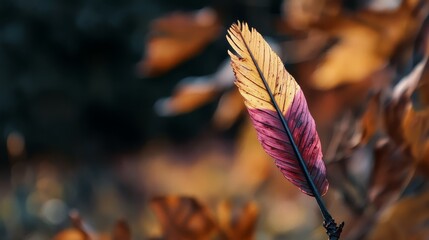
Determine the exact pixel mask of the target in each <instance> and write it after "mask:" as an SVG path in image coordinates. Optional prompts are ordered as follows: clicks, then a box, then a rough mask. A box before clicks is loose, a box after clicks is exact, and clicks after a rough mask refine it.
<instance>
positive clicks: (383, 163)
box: [368, 139, 414, 209]
mask: <svg viewBox="0 0 429 240" xmlns="http://www.w3.org/2000/svg"><path fill="white" fill-rule="evenodd" d="M392 173H395V174H392ZM413 175H414V167H413V164H412V161H411V159H410V156H409V155H407V154H406V153H405V152H404V149H403V148H401V147H399V146H398V145H396V144H395V143H394V142H393V141H391V140H389V139H383V140H380V141H379V142H378V143H377V145H376V146H375V149H374V166H373V170H372V172H371V177H370V182H369V186H368V194H369V200H370V201H371V202H372V204H374V206H375V207H376V209H380V208H382V207H385V206H386V205H388V204H389V203H391V202H392V201H396V200H397V199H398V197H399V195H400V194H401V193H402V191H403V190H404V188H405V187H406V186H407V185H408V184H409V182H410V180H411V178H412V176H413Z"/></svg>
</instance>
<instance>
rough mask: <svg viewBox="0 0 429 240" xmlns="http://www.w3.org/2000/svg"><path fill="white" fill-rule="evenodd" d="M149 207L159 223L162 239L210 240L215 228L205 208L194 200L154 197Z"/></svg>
mask: <svg viewBox="0 0 429 240" xmlns="http://www.w3.org/2000/svg"><path fill="white" fill-rule="evenodd" d="M150 206H151V208H152V209H153V211H154V212H155V214H156V216H157V218H158V219H159V221H160V223H161V227H162V230H163V234H164V236H163V239H166V240H189V239H195V240H205V239H210V236H211V235H212V234H213V232H214V230H215V228H216V227H215V223H214V220H213V218H212V216H211V215H210V213H209V210H208V209H207V207H205V206H204V205H202V204H201V203H199V202H198V201H197V200H196V199H194V198H191V197H179V196H165V197H156V198H153V199H152V201H151V203H150Z"/></svg>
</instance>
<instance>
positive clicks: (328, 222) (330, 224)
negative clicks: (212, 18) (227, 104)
mask: <svg viewBox="0 0 429 240" xmlns="http://www.w3.org/2000/svg"><path fill="white" fill-rule="evenodd" d="M241 37H242V40H243V42H244V44H245V46H246V49H247V51H248V52H249V54H250V57H251V58H252V61H253V62H254V63H255V66H256V69H257V70H258V73H259V76H260V77H261V79H262V81H263V82H264V85H265V88H266V89H267V92H268V94H269V95H270V99H271V102H272V103H273V105H274V107H275V109H276V111H277V114H278V116H279V118H280V121H281V122H282V125H283V128H284V129H285V131H286V133H287V136H288V138H289V141H290V143H291V145H292V148H293V151H294V152H295V155H296V157H297V158H298V163H299V166H300V167H301V169H302V171H303V172H304V175H305V179H306V180H307V183H308V185H309V186H310V189H311V191H312V192H313V196H314V198H316V201H317V204H318V205H319V208H320V211H321V213H322V215H323V219H324V221H323V226H324V227H325V229H326V233H327V234H328V236H329V240H338V239H340V235H341V231H342V229H343V226H344V222H342V223H341V224H340V225H339V226H337V224H336V223H335V220H334V219H333V218H332V216H331V214H330V213H329V211H328V209H327V208H326V206H325V203H324V202H323V200H322V197H321V195H320V193H319V191H318V190H317V188H316V185H315V184H314V181H313V179H312V178H311V176H310V173H309V172H308V168H307V165H306V164H305V162H304V160H303V159H302V156H301V153H300V152H299V150H298V147H297V146H296V144H295V141H294V140H293V137H292V133H291V131H290V129H289V127H288V125H287V123H286V119H285V118H284V116H283V114H282V112H281V111H280V108H279V106H278V105H277V102H276V100H275V98H274V95H273V93H272V92H271V89H270V87H269V86H268V82H267V80H266V79H265V77H264V74H263V73H262V70H261V69H260V68H259V65H258V63H257V62H256V59H255V57H254V56H253V54H252V52H251V51H250V48H249V46H248V45H247V43H246V41H245V40H244V38H243V36H241Z"/></svg>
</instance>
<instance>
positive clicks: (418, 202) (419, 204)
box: [368, 193, 429, 240]
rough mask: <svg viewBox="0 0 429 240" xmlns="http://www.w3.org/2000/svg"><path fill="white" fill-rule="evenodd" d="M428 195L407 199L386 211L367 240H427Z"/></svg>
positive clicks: (428, 236) (428, 234)
mask: <svg viewBox="0 0 429 240" xmlns="http://www.w3.org/2000/svg"><path fill="white" fill-rule="evenodd" d="M428 223H429V193H424V194H421V195H418V196H413V197H408V198H405V199H403V200H401V201H399V202H398V203H397V204H395V205H393V206H392V207H390V208H389V209H387V210H386V211H385V212H384V213H383V214H382V215H381V217H380V219H379V222H378V224H377V225H376V226H375V228H374V229H373V230H372V232H371V233H370V235H369V237H368V239H369V240H379V239H389V240H409V239H413V240H427V239H428V238H429V231H428V229H429V228H428Z"/></svg>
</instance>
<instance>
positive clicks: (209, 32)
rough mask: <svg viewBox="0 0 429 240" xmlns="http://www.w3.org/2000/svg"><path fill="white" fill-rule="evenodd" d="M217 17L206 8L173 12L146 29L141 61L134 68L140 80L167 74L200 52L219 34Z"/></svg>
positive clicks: (219, 27)
mask: <svg viewBox="0 0 429 240" xmlns="http://www.w3.org/2000/svg"><path fill="white" fill-rule="evenodd" d="M220 29H221V25H220V24H219V20H218V16H217V15H216V13H215V12H214V11H213V10H212V9H209V8H204V9H202V10H199V11H197V12H192V13H184V12H175V13H172V14H170V15H167V16H164V17H162V18H159V19H157V20H155V21H154V22H153V23H152V24H151V26H150V33H149V39H148V41H147V43H146V47H145V49H146V50H145V56H144V59H143V60H142V61H141V62H140V63H139V64H138V65H139V66H138V67H139V72H140V73H141V74H142V75H143V76H156V75H160V74H163V73H165V72H168V71H169V70H171V69H173V68H174V67H175V66H177V65H178V64H180V63H182V62H184V61H185V60H188V59H190V58H192V57H193V56H195V55H196V54H197V53H198V52H200V51H202V50H203V49H204V48H205V47H206V46H207V45H208V44H209V43H210V42H211V41H213V40H214V39H215V38H216V37H217V36H218V35H219V33H220Z"/></svg>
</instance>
